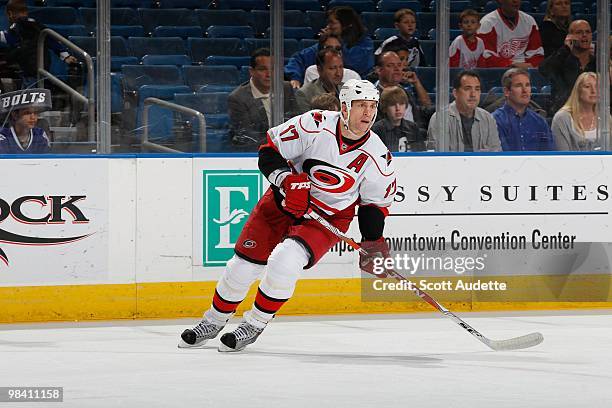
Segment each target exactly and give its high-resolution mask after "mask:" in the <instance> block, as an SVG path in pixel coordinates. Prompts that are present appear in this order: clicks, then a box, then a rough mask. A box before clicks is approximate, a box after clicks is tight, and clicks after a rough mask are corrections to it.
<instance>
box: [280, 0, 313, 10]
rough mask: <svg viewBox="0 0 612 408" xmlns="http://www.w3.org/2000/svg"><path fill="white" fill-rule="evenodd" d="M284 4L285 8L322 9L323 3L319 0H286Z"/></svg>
mask: <svg viewBox="0 0 612 408" xmlns="http://www.w3.org/2000/svg"><path fill="white" fill-rule="evenodd" d="M284 6H285V10H300V11H309V10H312V11H317V10H321V3H319V2H318V1H317V0H285V4H284Z"/></svg>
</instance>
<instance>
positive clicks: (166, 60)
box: [142, 55, 191, 67]
mask: <svg viewBox="0 0 612 408" xmlns="http://www.w3.org/2000/svg"><path fill="white" fill-rule="evenodd" d="M142 63H143V64H144V65H176V66H179V67H182V66H184V65H191V58H189V57H188V56H187V55H145V56H144V57H142Z"/></svg>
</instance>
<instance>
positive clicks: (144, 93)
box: [134, 85, 189, 143]
mask: <svg viewBox="0 0 612 408" xmlns="http://www.w3.org/2000/svg"><path fill="white" fill-rule="evenodd" d="M184 92H189V88H188V87H187V86H185V85H142V86H141V87H140V88H139V89H138V109H137V112H136V129H134V130H135V133H136V134H137V135H140V134H141V133H142V127H143V126H145V124H144V123H143V122H142V113H143V110H144V101H145V99H146V98H150V97H152V98H158V99H162V100H165V101H172V100H173V99H174V95H175V94H177V93H184ZM146 126H148V134H149V140H150V141H152V142H156V143H165V142H172V141H173V140H174V129H173V128H174V112H173V111H171V110H169V109H167V108H163V107H160V106H155V105H153V106H151V107H150V108H149V120H148V121H147V123H146Z"/></svg>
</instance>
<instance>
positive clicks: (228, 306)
mask: <svg viewBox="0 0 612 408" xmlns="http://www.w3.org/2000/svg"><path fill="white" fill-rule="evenodd" d="M240 302H242V301H241V300H239V301H237V302H230V301H229V300H225V299H223V298H222V297H221V295H219V293H218V292H217V291H216V290H215V296H213V302H212V305H213V307H214V308H215V309H217V311H218V312H221V313H234V312H235V311H236V309H237V308H238V305H239V304H240Z"/></svg>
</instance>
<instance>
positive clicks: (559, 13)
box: [550, 0, 571, 18]
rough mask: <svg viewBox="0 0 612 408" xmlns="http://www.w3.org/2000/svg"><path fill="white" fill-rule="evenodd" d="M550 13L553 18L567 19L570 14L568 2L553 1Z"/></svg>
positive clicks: (565, 0)
mask: <svg viewBox="0 0 612 408" xmlns="http://www.w3.org/2000/svg"><path fill="white" fill-rule="evenodd" d="M550 12H551V14H552V15H553V16H555V17H562V18H568V17H569V16H570V13H571V2H570V0H554V1H553V3H552V7H551V8H550Z"/></svg>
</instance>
